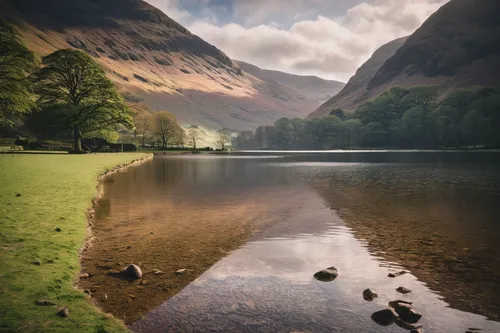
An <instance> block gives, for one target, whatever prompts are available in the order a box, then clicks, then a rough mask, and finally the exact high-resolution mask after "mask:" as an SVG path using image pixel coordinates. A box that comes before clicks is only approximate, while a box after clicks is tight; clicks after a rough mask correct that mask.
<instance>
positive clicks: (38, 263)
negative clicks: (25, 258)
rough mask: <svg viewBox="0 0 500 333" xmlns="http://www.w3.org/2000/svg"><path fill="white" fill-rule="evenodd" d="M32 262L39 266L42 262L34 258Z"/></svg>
mask: <svg viewBox="0 0 500 333" xmlns="http://www.w3.org/2000/svg"><path fill="white" fill-rule="evenodd" d="M32 264H33V265H35V266H40V265H41V264H42V262H41V261H40V259H36V260H35V261H33V262H32Z"/></svg>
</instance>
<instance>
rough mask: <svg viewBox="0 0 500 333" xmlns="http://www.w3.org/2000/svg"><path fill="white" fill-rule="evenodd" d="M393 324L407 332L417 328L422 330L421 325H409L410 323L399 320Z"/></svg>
mask: <svg viewBox="0 0 500 333" xmlns="http://www.w3.org/2000/svg"><path fill="white" fill-rule="evenodd" d="M394 322H395V323H396V325H398V326H399V327H401V328H404V329H405V330H408V331H411V330H418V329H419V328H422V325H415V324H410V323H407V322H406V321H404V320H403V319H401V318H397V319H396V320H395V321H394Z"/></svg>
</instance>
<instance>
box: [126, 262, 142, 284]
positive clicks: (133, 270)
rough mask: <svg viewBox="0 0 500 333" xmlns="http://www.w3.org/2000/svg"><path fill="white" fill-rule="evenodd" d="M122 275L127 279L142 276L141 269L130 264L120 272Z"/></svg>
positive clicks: (135, 278)
mask: <svg viewBox="0 0 500 333" xmlns="http://www.w3.org/2000/svg"><path fill="white" fill-rule="evenodd" d="M122 275H123V277H125V278H127V279H134V280H137V279H140V278H142V270H141V268H140V267H139V266H137V265H134V264H131V265H129V266H128V267H127V268H126V269H125V270H124V271H123V272H122Z"/></svg>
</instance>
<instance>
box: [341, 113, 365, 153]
mask: <svg viewBox="0 0 500 333" xmlns="http://www.w3.org/2000/svg"><path fill="white" fill-rule="evenodd" d="M362 126H363V123H361V120H359V119H349V120H346V121H345V122H344V127H345V129H346V132H345V133H346V134H345V146H346V147H356V146H359V145H360V144H361V134H360V129H361V127H362Z"/></svg>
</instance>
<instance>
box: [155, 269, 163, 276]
mask: <svg viewBox="0 0 500 333" xmlns="http://www.w3.org/2000/svg"><path fill="white" fill-rule="evenodd" d="M153 274H154V275H162V274H165V273H163V272H162V271H160V270H159V269H153Z"/></svg>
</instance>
